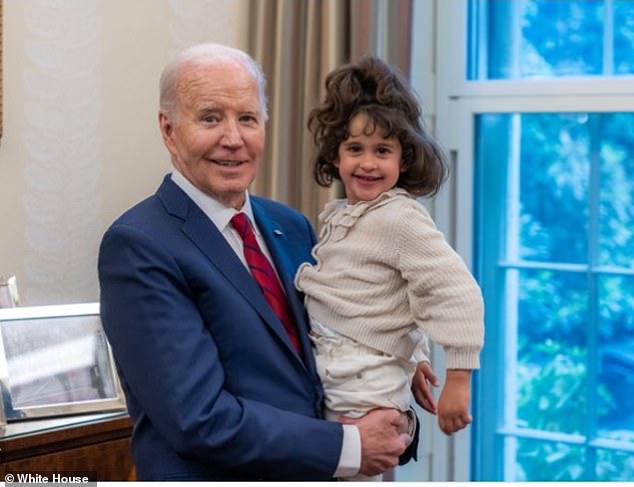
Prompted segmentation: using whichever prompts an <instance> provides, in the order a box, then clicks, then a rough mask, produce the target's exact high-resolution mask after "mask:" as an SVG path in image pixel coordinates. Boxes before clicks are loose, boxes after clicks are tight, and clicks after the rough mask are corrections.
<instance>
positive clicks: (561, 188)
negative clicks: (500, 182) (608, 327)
mask: <svg viewBox="0 0 634 487" xmlns="http://www.w3.org/2000/svg"><path fill="white" fill-rule="evenodd" d="M518 127H519V128H518V129H519V130H521V135H520V141H521V142H520V144H521V146H520V161H521V165H520V170H519V182H518V183H517V185H518V186H519V195H518V196H519V203H520V204H519V208H520V212H521V213H520V215H519V232H520V247H519V255H518V258H520V259H524V260H537V261H543V262H563V263H586V262H587V261H588V240H587V233H588V186H589V180H590V156H591V153H592V148H591V140H592V138H591V128H590V126H589V124H588V115H586V114H541V113H538V114H522V115H521V116H520V123H519V124H518ZM510 184H511V185H514V184H516V183H514V182H513V181H510ZM511 238H512V237H511ZM509 241H510V242H512V239H510V240H509ZM509 258H510V259H513V256H512V255H510V256H509Z"/></svg>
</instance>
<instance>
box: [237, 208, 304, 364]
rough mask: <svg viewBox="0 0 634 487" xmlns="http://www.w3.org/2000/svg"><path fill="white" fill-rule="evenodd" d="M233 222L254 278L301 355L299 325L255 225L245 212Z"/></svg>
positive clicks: (238, 215) (238, 214)
mask: <svg viewBox="0 0 634 487" xmlns="http://www.w3.org/2000/svg"><path fill="white" fill-rule="evenodd" d="M231 224H232V225H233V228H235V229H236V230H237V232H238V234H239V235H240V238H241V239H242V243H243V244H244V245H243V248H244V258H245V260H246V261H247V265H248V266H249V269H250V270H251V274H252V275H253V278H254V279H255V280H256V282H257V283H258V285H259V286H260V289H262V293H264V297H265V299H266V300H267V302H268V303H269V305H270V306H271V308H273V312H274V313H275V314H276V315H277V317H278V318H279V319H280V321H281V322H282V324H283V325H284V328H286V332H287V333H288V337H289V338H290V339H291V343H292V344H293V346H294V347H295V350H297V352H298V353H300V355H301V352H300V350H301V347H300V344H299V338H298V337H297V327H296V326H295V323H294V321H293V317H292V316H291V313H290V310H289V307H288V300H287V299H286V294H284V290H283V289H282V286H281V285H280V281H279V280H278V278H277V275H276V274H275V271H274V270H273V267H272V266H271V263H270V262H269V259H267V258H266V256H265V255H264V254H263V253H262V250H261V249H260V246H259V245H258V242H257V240H256V239H255V235H254V233H253V227H251V223H250V222H249V219H248V218H247V216H246V215H245V214H244V213H236V214H235V215H233V218H231Z"/></svg>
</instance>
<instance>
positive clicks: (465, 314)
mask: <svg viewBox="0 0 634 487" xmlns="http://www.w3.org/2000/svg"><path fill="white" fill-rule="evenodd" d="M394 223H395V225H396V226H397V227H396V229H395V234H396V236H397V238H396V247H397V260H398V264H397V265H398V267H399V269H400V271H401V274H402V276H403V278H404V279H405V281H406V282H407V296H408V299H409V303H410V309H411V312H412V315H413V317H414V320H415V322H416V324H417V325H418V326H419V327H420V328H421V329H422V330H423V331H424V332H425V333H426V334H427V335H429V337H430V339H431V340H433V341H434V342H436V343H438V344H440V345H442V346H443V347H444V349H445V353H446V361H447V368H449V369H477V368H479V366H480V359H479V356H480V350H481V348H482V345H483V341H484V326H483V321H484V306H483V302H482V295H481V292H480V288H479V286H478V284H477V283H476V281H475V279H474V278H473V276H472V275H471V273H470V272H469V270H468V269H467V267H466V265H465V263H464V262H463V261H462V259H461V258H460V256H459V255H458V254H457V253H456V252H455V251H454V250H453V249H452V248H451V247H450V246H449V244H448V243H447V242H446V241H445V239H444V236H443V235H442V233H441V232H440V231H438V229H436V226H435V225H434V222H433V220H432V219H431V217H430V216H429V214H428V213H427V210H425V208H424V207H422V206H420V205H419V204H418V203H416V206H414V205H411V206H408V207H406V208H405V209H404V211H402V212H401V214H400V215H399V218H398V219H395V222H394Z"/></svg>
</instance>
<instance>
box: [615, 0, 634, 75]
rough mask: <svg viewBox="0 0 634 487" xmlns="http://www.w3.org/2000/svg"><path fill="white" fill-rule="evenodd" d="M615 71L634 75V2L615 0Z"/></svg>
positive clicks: (630, 0)
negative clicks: (633, 3) (633, 4)
mask: <svg viewBox="0 0 634 487" xmlns="http://www.w3.org/2000/svg"><path fill="white" fill-rule="evenodd" d="M614 71H615V72H616V73H617V74H630V73H634V8H632V0H614Z"/></svg>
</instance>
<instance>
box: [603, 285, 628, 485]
mask: <svg viewBox="0 0 634 487" xmlns="http://www.w3.org/2000/svg"><path fill="white" fill-rule="evenodd" d="M599 314H600V320H601V321H600V324H599V337H600V350H599V353H600V362H599V364H600V375H599V379H598V382H599V384H598V408H599V411H598V415H599V418H598V419H599V436H602V437H604V438H611V439H614V440H619V441H627V442H632V443H634V277H622V276H603V277H601V278H600V279H599ZM632 478H633V479H634V477H632Z"/></svg>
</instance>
